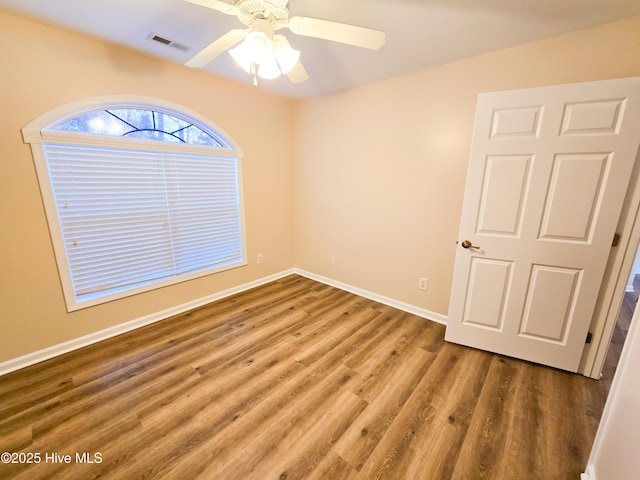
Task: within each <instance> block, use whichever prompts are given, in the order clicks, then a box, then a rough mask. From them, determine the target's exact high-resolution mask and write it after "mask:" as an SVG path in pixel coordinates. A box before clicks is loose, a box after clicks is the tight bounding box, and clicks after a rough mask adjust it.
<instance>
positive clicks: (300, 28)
mask: <svg viewBox="0 0 640 480" xmlns="http://www.w3.org/2000/svg"><path fill="white" fill-rule="evenodd" d="M288 26H289V29H290V30H291V31H292V32H293V33H297V34H298V35H304V36H306V37H315V38H322V39H324V40H331V41H334V42H340V43H346V44H347V45H355V46H357V47H363V48H369V49H371V50H378V49H379V48H380V47H382V45H384V42H385V39H386V35H385V33H384V32H382V31H380V30H373V29H371V28H364V27H357V26H355V25H348V24H346V23H337V22H332V21H330V20H320V19H318V18H310V17H291V18H290V19H289V25H288Z"/></svg>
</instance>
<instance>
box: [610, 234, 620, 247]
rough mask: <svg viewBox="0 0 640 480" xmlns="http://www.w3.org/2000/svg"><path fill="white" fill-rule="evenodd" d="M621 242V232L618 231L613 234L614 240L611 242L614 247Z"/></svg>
mask: <svg viewBox="0 0 640 480" xmlns="http://www.w3.org/2000/svg"><path fill="white" fill-rule="evenodd" d="M619 244H620V234H619V233H616V234H615V235H614V236H613V242H611V246H612V247H617V246H618V245H619Z"/></svg>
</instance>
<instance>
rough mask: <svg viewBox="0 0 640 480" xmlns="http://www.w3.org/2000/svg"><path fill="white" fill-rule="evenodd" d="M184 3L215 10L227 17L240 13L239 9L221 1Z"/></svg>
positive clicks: (190, 1) (187, 0) (190, 0)
mask: <svg viewBox="0 0 640 480" xmlns="http://www.w3.org/2000/svg"><path fill="white" fill-rule="evenodd" d="M184 1H185V2H189V3H193V4H195V5H201V6H203V7H207V8H211V9H213V10H217V11H218V12H222V13H226V14H227V15H238V14H240V13H241V11H240V9H239V8H238V7H236V6H235V5H232V4H230V3H227V2H223V1H222V0H184Z"/></svg>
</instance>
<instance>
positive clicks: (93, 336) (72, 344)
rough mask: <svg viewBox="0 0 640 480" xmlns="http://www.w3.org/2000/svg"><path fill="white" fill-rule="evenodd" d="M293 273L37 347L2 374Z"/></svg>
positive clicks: (7, 364) (4, 368)
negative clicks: (43, 346)
mask: <svg viewBox="0 0 640 480" xmlns="http://www.w3.org/2000/svg"><path fill="white" fill-rule="evenodd" d="M293 273H295V272H294V270H293V269H290V270H285V271H283V272H280V273H276V274H274V275H269V276H267V277H263V278H260V279H258V280H254V281H252V282H248V283H245V284H242V285H239V286H237V287H233V288H230V289H228V290H223V291H221V292H217V293H214V294H212V295H207V296H206V297H203V298H198V299H196V300H193V301H191V302H187V303H183V304H182V305H177V306H175V307H172V308H169V309H167V310H162V311H160V312H156V313H152V314H151V315H146V316H144V317H141V318H137V319H135V320H131V321H129V322H125V323H121V324H119V325H115V326H113V327H110V328H106V329H104V330H100V331H98V332H94V333H90V334H89V335H85V336H83V337H79V338H74V339H73V340H69V341H68V342H64V343H60V344H58V345H53V346H51V347H47V348H44V349H42V350H37V351H35V352H33V353H28V354H27V355H23V356H21V357H18V358H14V359H11V360H7V361H5V362H2V363H0V376H1V375H5V374H7V373H10V372H13V371H15V370H19V369H21V368H24V367H28V366H30V365H35V364H36V363H40V362H42V361H44V360H49V359H50V358H53V357H57V356H58V355H62V354H64V353H68V352H71V351H73V350H77V349H79V348H82V347H86V346H88V345H92V344H94V343H98V342H100V341H102V340H106V339H108V338H111V337H115V336H117V335H120V334H123V333H126V332H130V331H131V330H135V329H136V328H140V327H144V326H145V325H149V324H151V323H155V322H159V321H160V320H164V319H166V318H169V317H172V316H174V315H178V314H180V313H183V312H187V311H189V310H193V309H194V308H198V307H201V306H202V305H206V304H208V303H211V302H215V301H216V300H221V299H223V298H226V297H230V296H231V295H235V294H236V293H240V292H244V291H245V290H250V289H252V288H255V287H259V286H260V285H264V284H265V283H269V282H273V281H275V280H279V279H280V278H283V277H286V276H287V275H292V274H293Z"/></svg>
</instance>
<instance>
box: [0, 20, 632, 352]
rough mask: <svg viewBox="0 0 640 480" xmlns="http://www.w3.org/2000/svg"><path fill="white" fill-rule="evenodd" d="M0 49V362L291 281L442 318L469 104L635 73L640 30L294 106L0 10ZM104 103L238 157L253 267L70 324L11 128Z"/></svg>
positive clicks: (97, 310)
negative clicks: (153, 108)
mask: <svg viewBox="0 0 640 480" xmlns="http://www.w3.org/2000/svg"><path fill="white" fill-rule="evenodd" d="M0 42H2V44H3V45H11V46H12V47H13V48H3V49H2V50H1V53H0V60H1V61H2V63H1V65H2V75H0V111H1V112H2V116H1V117H0V122H1V123H0V149H1V150H0V151H1V152H2V154H1V157H0V225H2V229H1V231H0V362H3V361H6V360H9V359H13V358H16V357H19V356H21V355H25V354H28V353H31V352H34V351H37V350H40V349H43V348H46V347H50V346H53V345H56V344H59V343H62V342H65V341H68V340H72V339H74V338H78V337H81V336H83V335H87V334H90V333H92V332H97V331H100V330H103V329H105V328H109V327H112V326H115V325H118V324H120V323H124V322H127V321H130V320H135V319H138V318H140V317H143V316H145V315H149V314H153V313H155V312H158V311H162V310H165V309H168V308H171V307H173V306H175V305H181V304H184V303H187V302H190V301H193V300H197V299H199V298H202V297H205V296H208V295H211V294H213V293H215V292H219V291H223V290H225V289H227V288H231V287H234V286H237V285H241V284H243V283H246V282H250V281H252V280H256V279H260V278H263V277H265V276H267V275H270V274H274V273H277V272H281V271H283V270H286V269H288V268H291V267H294V266H296V267H299V268H301V269H304V270H307V271H309V272H312V273H315V274H319V275H324V276H326V277H329V278H331V279H334V280H336V281H340V282H344V283H347V284H350V285H353V286H355V287H359V288H362V289H365V290H369V291H372V292H375V293H378V294H380V295H385V296H388V297H391V298H393V299H396V300H399V301H402V302H406V303H408V304H411V305H415V306H417V307H420V308H423V309H426V310H428V311H432V312H435V313H438V314H441V315H446V314H447V310H448V301H449V290H450V285H451V277H452V271H453V258H454V253H455V248H456V246H455V241H456V239H457V230H458V223H459V218H460V209H461V205H462V195H463V189H464V182H465V177H466V168H467V160H468V152H469V143H470V137H471V130H472V127H473V115H474V110H475V101H476V97H477V94H478V93H480V92H484V91H495V90H504V89H512V88H522V87H530V86H536V85H549V84H554V83H567V82H577V81H587V80H597V79H605V78H613V77H624V76H633V75H640V17H636V18H633V19H629V20H625V21H621V22H616V23H612V24H608V25H604V26H600V27H594V28H591V29H588V30H584V31H580V32H576V33H573V34H570V35H565V36H561V37H556V38H553V39H550V40H546V41H542V42H536V43H532V44H529V45H525V46H521V47H517V48H513V49H509V50H504V51H501V52H496V53H493V54H490V55H485V56H481V57H476V58H473V59H470V60H465V61H461V62H457V63H454V64H450V65H446V66H443V67H439V68H434V69H431V70H426V71H422V72H418V73H414V74H411V75H407V76H403V77H398V78H395V79H391V80H388V81H384V82H379V83H376V84H372V85H368V86H365V87H361V88H358V89H354V90H351V91H348V92H342V93H337V94H334V95H329V96H326V97H323V98H319V99H314V100H308V101H300V102H292V101H289V100H286V99H282V98H280V97H277V96H274V95H269V94H267V93H264V92H262V91H260V90H256V89H253V88H250V87H244V86H239V85H237V84H234V83H231V82H228V81H225V80H223V79H218V78H215V77H212V76H210V75H205V74H204V73H202V72H199V71H193V70H190V69H187V68H184V67H182V66H180V65H174V64H171V63H168V62H165V61H161V60H157V59H153V58H150V57H146V56H142V55H139V54H137V53H135V52H132V51H129V50H126V49H122V48H119V47H116V46H113V45H108V44H104V43H101V42H98V41H95V40H92V39H88V38H86V37H82V36H78V35H74V34H70V33H65V32H62V31H59V30H56V29H52V28H49V27H45V26H42V25H39V24H36V23H32V22H28V21H25V20H22V19H18V18H16V17H13V16H10V15H6V14H2V13H0ZM108 94H134V95H135V94H140V95H147V96H152V97H157V98H161V99H164V100H167V101H170V102H173V103H177V104H180V105H184V106H185V107H187V108H189V109H192V110H195V111H197V112H199V113H200V114H202V115H204V116H206V117H209V118H211V119H212V120H213V121H214V122H216V123H217V124H218V125H219V126H220V127H221V128H223V129H224V130H225V131H226V132H227V133H228V134H229V135H231V136H232V137H233V139H234V140H235V141H236V142H237V143H238V144H239V145H240V146H241V147H242V148H243V150H244V153H245V164H244V172H245V178H244V180H245V185H244V187H245V197H246V198H245V203H246V213H247V243H248V259H249V261H250V264H249V265H248V266H247V267H242V268H238V269H235V270H231V271H228V272H225V273H222V274H218V275H214V276H209V277H204V278H200V279H197V280H193V281H190V282H185V283H182V284H179V285H174V286H171V287H167V288H164V289H162V290H158V291H153V292H148V293H144V294H141V295H137V296H135V297H130V298H126V299H122V300H118V301H114V302H111V303H109V304H106V305H101V306H98V307H93V308H89V309H85V310H81V311H78V312H74V313H71V314H68V313H66V310H65V307H64V301H63V298H62V291H61V288H60V283H59V279H58V274H57V270H56V264H55V259H54V256H53V249H52V246H51V241H50V239H49V233H48V229H47V224H46V219H45V216H44V209H43V206H42V200H41V197H40V192H39V190H38V182H37V178H36V175H35V168H34V165H33V159H32V157H31V152H30V149H29V146H28V145H25V144H24V143H23V142H22V138H21V134H20V130H21V129H22V127H24V126H25V125H26V124H27V123H29V122H31V121H32V120H33V119H35V118H37V117H38V116H40V115H42V114H43V113H45V112H47V111H49V110H51V109H53V108H55V107H57V106H59V105H61V104H64V103H67V102H71V101H73V100H77V99H79V98H83V97H91V96H98V95H108ZM257 253H263V255H264V259H265V263H264V264H263V265H255V262H254V260H255V257H256V254H257ZM331 257H335V264H331V262H330V258H331ZM421 276H422V277H427V278H428V279H429V290H428V291H427V292H422V291H420V290H418V289H417V279H418V277H421Z"/></svg>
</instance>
